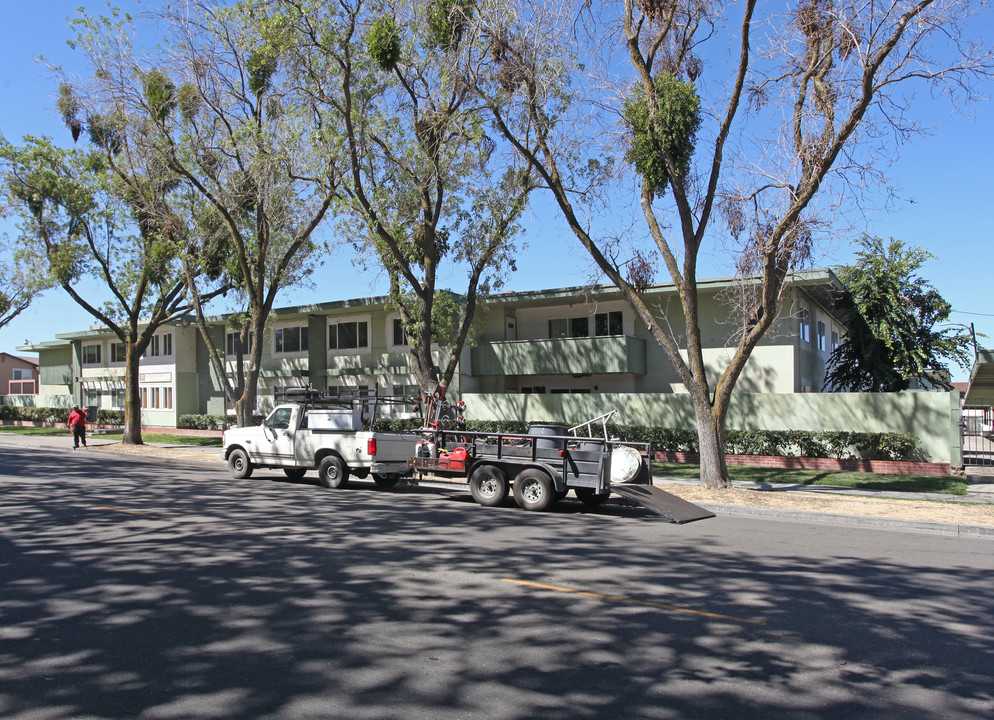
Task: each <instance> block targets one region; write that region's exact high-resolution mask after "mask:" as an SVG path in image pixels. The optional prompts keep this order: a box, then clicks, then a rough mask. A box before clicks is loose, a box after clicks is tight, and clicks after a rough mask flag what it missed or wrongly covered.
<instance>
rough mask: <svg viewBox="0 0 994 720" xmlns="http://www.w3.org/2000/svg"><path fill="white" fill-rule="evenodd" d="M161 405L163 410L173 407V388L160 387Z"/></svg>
mask: <svg viewBox="0 0 994 720" xmlns="http://www.w3.org/2000/svg"><path fill="white" fill-rule="evenodd" d="M162 407H163V409H165V410H172V409H173V389H172V388H171V387H165V388H162Z"/></svg>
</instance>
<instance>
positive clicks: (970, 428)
mask: <svg viewBox="0 0 994 720" xmlns="http://www.w3.org/2000/svg"><path fill="white" fill-rule="evenodd" d="M959 432H960V446H961V447H962V448H963V466H964V467H994V411H992V409H991V406H990V405H967V406H965V407H964V408H963V411H962V412H961V413H960V421H959Z"/></svg>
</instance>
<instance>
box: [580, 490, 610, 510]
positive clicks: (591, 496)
mask: <svg viewBox="0 0 994 720" xmlns="http://www.w3.org/2000/svg"><path fill="white" fill-rule="evenodd" d="M573 492H575V493H576V497H577V499H578V500H579V501H580V502H582V503H583V504H584V505H589V506H590V507H596V506H597V505H600V504H601V503H603V502H604V501H605V500H607V499H608V497H609V496H610V495H611V492H610V491H608V492H605V493H595V492H594V489H593V488H573Z"/></svg>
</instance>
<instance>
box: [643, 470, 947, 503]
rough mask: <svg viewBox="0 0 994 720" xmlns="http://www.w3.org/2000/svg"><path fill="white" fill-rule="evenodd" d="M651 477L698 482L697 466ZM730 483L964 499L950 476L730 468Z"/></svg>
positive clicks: (661, 472)
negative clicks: (834, 488)
mask: <svg viewBox="0 0 994 720" xmlns="http://www.w3.org/2000/svg"><path fill="white" fill-rule="evenodd" d="M652 474H653V475H654V476H661V475H662V476H669V477H679V478H695V479H696V478H700V476H701V468H700V465H692V464H689V463H662V462H654V463H653V464H652ZM728 474H729V475H730V476H731V478H732V480H738V481H741V482H756V483H776V484H787V485H835V486H837V487H848V488H854V489H857V490H893V491H895V492H929V493H942V494H945V495H966V483H965V482H963V480H961V479H959V478H957V477H953V476H951V475H884V474H882V473H862V472H832V471H828V470H786V469H783V468H767V467H749V466H746V465H729V466H728Z"/></svg>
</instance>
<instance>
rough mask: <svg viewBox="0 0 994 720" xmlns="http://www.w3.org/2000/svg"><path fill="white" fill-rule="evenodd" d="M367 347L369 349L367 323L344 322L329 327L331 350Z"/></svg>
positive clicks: (329, 345) (329, 346) (329, 347)
mask: <svg viewBox="0 0 994 720" xmlns="http://www.w3.org/2000/svg"><path fill="white" fill-rule="evenodd" d="M365 347H369V324H368V323H366V321H357V322H344V323H338V324H337V325H330V326H329V327H328V349H329V350H350V349H358V348H365Z"/></svg>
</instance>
